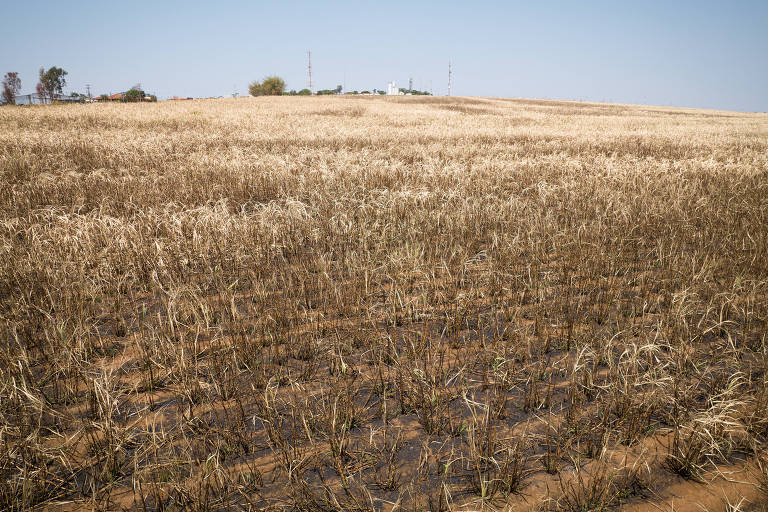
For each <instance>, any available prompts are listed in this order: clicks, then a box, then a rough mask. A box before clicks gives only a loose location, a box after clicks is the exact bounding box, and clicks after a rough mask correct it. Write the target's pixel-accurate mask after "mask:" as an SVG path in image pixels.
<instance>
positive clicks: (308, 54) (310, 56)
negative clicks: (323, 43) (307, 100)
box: [307, 50, 312, 92]
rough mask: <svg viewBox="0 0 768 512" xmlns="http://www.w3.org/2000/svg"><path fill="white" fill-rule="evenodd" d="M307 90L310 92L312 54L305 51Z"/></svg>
mask: <svg viewBox="0 0 768 512" xmlns="http://www.w3.org/2000/svg"><path fill="white" fill-rule="evenodd" d="M307 89H309V92H312V52H311V51H309V50H307Z"/></svg>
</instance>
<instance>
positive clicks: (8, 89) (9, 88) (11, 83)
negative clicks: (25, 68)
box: [3, 71, 21, 105]
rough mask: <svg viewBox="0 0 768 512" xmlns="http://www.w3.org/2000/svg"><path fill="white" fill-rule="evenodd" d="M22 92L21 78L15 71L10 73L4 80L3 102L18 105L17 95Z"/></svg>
mask: <svg viewBox="0 0 768 512" xmlns="http://www.w3.org/2000/svg"><path fill="white" fill-rule="evenodd" d="M20 90H21V78H19V74H18V73H17V72H15V71H10V72H8V73H6V74H5V77H4V78H3V102H5V103H8V104H10V105H15V104H16V95H17V94H19V91H20Z"/></svg>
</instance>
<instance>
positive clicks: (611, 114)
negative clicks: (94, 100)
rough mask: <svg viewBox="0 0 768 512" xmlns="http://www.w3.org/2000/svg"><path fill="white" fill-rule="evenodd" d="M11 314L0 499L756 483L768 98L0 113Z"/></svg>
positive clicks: (393, 100) (448, 494)
mask: <svg viewBox="0 0 768 512" xmlns="http://www.w3.org/2000/svg"><path fill="white" fill-rule="evenodd" d="M0 336H2V338H1V339H0V509H2V510H22V509H29V508H33V507H35V508H42V509H51V510H70V509H88V510H91V509H98V510H100V509H109V510H120V509H134V510H142V511H150V510H197V511H205V510H260V509H268V510H285V511H289V510H302V511H341V510H344V511H348V510H349V511H368V510H386V511H447V510H456V511H459V510H480V509H489V510H490V509H497V510H515V511H517V510H531V511H539V512H548V511H549V512H587V511H593V510H594V511H601V510H619V509H620V510H632V511H651V510H661V511H671V510H674V511H676V512H682V511H696V512H701V511H703V510H706V511H709V512H715V511H724V510H728V511H730V512H735V511H736V510H739V511H744V512H747V511H766V510H768V507H766V505H765V503H768V456H766V455H765V454H766V453H767V452H768V115H766V114H740V113H733V112H718V111H703V110H681V109H669V108H657V107H641V106H626V105H609V104H592V103H576V102H555V101H540V100H491V99H479V98H471V99H470V98H431V97H416V96H414V97H410V96H409V97H331V98H324V97H290V98H289V97H282V98H280V97H277V98H249V99H220V100H195V101H183V102H170V101H167V102H160V103H156V104H91V105H61V106H38V107H5V108H0ZM729 507H730V508H729Z"/></svg>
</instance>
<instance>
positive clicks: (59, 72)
mask: <svg viewBox="0 0 768 512" xmlns="http://www.w3.org/2000/svg"><path fill="white" fill-rule="evenodd" d="M66 75H67V72H66V71H64V70H63V69H61V68H57V67H56V66H53V67H51V68H50V69H48V71H46V70H45V69H43V68H40V81H39V82H38V83H37V92H38V94H40V93H41V92H42V93H43V94H42V95H41V96H42V97H43V99H44V100H45V99H48V100H51V101H52V100H53V99H54V98H55V97H56V95H57V94H61V91H62V89H63V88H64V86H65V85H67V80H66V79H65V78H64V77H65V76H66Z"/></svg>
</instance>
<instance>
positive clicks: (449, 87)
mask: <svg viewBox="0 0 768 512" xmlns="http://www.w3.org/2000/svg"><path fill="white" fill-rule="evenodd" d="M450 95H451V59H448V96H450Z"/></svg>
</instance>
